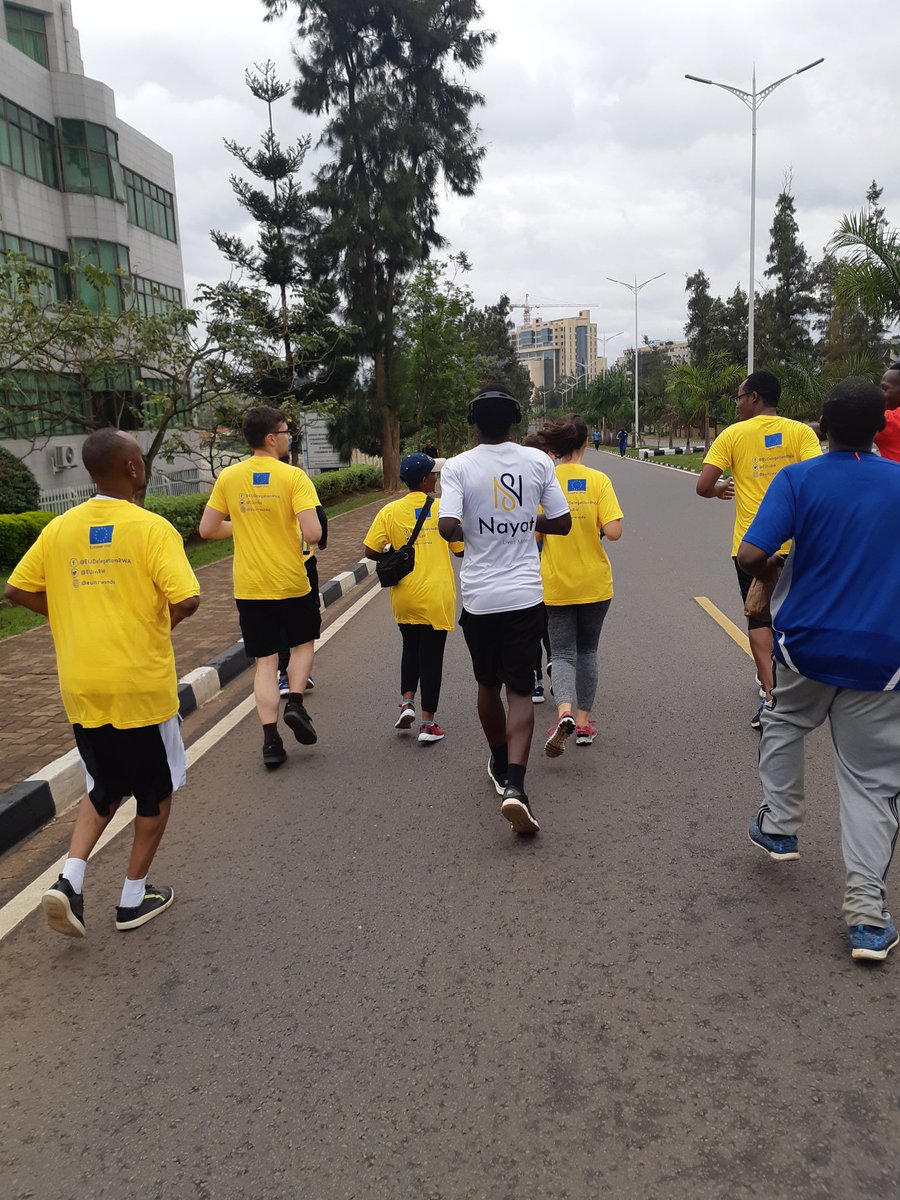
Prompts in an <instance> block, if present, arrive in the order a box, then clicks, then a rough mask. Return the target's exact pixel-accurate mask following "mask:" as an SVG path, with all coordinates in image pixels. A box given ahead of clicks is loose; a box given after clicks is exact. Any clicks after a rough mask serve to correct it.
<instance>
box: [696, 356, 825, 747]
mask: <svg viewBox="0 0 900 1200" xmlns="http://www.w3.org/2000/svg"><path fill="white" fill-rule="evenodd" d="M780 399H781V384H780V382H779V381H778V378H777V376H775V375H773V374H771V372H769V371H754V372H753V374H752V375H748V376H747V378H746V379H745V380H744V381H743V383H742V384H741V385H740V387H739V388H738V393H737V398H736V401H735V403H736V406H737V420H736V421H735V422H734V424H733V425H729V426H728V427H727V429H723V430H722V432H721V433H720V434H719V436H718V437H717V438H716V440H715V441H714V442H713V444H712V446H710V448H709V451H708V453H707V455H706V458H705V459H704V460H703V468H702V470H701V471H700V478H699V479H698V480H697V495H698V496H703V497H706V498H709V499H718V500H732V499H734V502H735V514H734V533H733V536H732V540H731V557H732V561H733V562H734V565H735V569H736V570H737V577H738V587H739V588H740V591H741V599H742V600H743V601H744V602H745V603H746V601H747V593H748V591H749V590H750V584H751V582H752V580H751V577H750V576H749V575H748V574H747V572H746V571H743V570H742V569H741V566H740V564H739V563H738V561H737V557H736V556H737V551H738V546H739V545H740V544H741V539H742V538H743V536H744V534H745V533H746V532H747V529H748V528H749V526H750V522H751V521H752V520H753V518H754V517H755V516H756V512H757V509H758V508H759V506H760V504H761V502H762V498H763V496H765V494H766V491H767V489H768V488H769V486H770V484H771V483H772V481H773V479H775V477H776V476H777V475H778V473H779V471H781V470H782V469H783V468H784V467H786V466H788V465H789V464H791V463H798V462H803V461H805V460H806V459H810V458H818V457H819V456H820V455H821V453H822V449H821V447H820V445H819V439H818V437H817V436H816V434H815V433H814V432H813V431H812V429H810V427H809V426H808V425H804V424H803V423H802V422H801V421H792V420H790V419H789V418H788V417H782V416H780V415H779V413H778V402H779V400H780ZM729 469H730V470H731V476H732V477H731V479H723V478H722V474H723V472H724V471H727V470H729ZM789 549H790V547H789V546H788V545H787V544H785V545H784V546H782V548H781V553H782V555H786V554H787V552H788V550H789ZM747 637H748V640H749V642H750V650H751V652H752V654H753V661H754V663H755V664H756V673H757V677H758V679H759V686H760V689H761V692H762V695H761V697H760V699H759V701H757V704H756V707H755V709H754V713H753V718H752V720H751V722H750V724H751V726H752V727H753V728H754V729H759V728H760V721H761V713H762V708H763V705H764V703H765V702H766V700H767V699H768V698H769V697H770V695H771V692H772V621H771V617H770V616H769V613H768V612H767V611H764V612H760V613H754V614H753V615H752V616H748V617H747Z"/></svg>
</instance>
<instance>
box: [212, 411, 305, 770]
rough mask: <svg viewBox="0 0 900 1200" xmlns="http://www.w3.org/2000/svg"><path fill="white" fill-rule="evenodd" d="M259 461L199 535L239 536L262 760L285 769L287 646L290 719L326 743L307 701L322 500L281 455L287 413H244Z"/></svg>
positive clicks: (217, 492)
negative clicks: (311, 571)
mask: <svg viewBox="0 0 900 1200" xmlns="http://www.w3.org/2000/svg"><path fill="white" fill-rule="evenodd" d="M243 431H244V437H245V438H246V440H247V444H248V446H249V447H250V448H251V450H252V451H253V454H252V455H251V456H250V458H248V459H245V460H244V461H243V462H239V463H235V464H234V465H233V466H230V467H226V468H225V469H224V471H222V473H221V474H220V475H219V478H218V479H217V480H216V483H215V486H214V487H213V490H212V494H211V496H210V498H209V503H208V504H207V506H206V508H205V510H204V512H203V516H202V517H201V519H200V536H201V537H204V538H214V539H215V538H228V537H233V538H234V598H235V601H236V603H237V608H238V617H239V619H240V625H241V634H242V636H243V638H244V649H245V650H246V651H247V654H248V655H249V656H250V657H251V658H255V659H256V677H255V679H254V681H253V691H254V694H255V696H256V711H257V713H258V714H259V720H260V723H261V725H262V727H263V763H264V764H265V766H266V767H268V768H270V769H271V768H275V767H279V766H280V765H281V764H282V763H283V762H284V760H285V759H286V758H287V754H286V752H285V749H284V743H283V742H282V740H281V736H280V735H279V733H278V648H279V645H280V643H281V641H282V640H283V641H284V642H286V644H287V645H288V646H290V648H291V656H290V659H289V661H288V669H287V674H288V686H289V689H290V690H289V693H288V699H287V704H286V705H285V708H284V722H285V724H286V725H287V726H288V727H289V728H290V729H291V730H292V731H293V733H294V737H295V738H296V739H297V741H298V742H302V743H303V744H304V745H307V746H311V745H313V744H314V743H315V742H316V741H317V737H316V731H315V729H314V727H313V723H312V720H311V719H310V716H309V713H308V712H307V711H306V708H305V706H304V703H303V689H304V687H305V686H306V681H307V679H308V678H309V673H310V670H311V669H312V660H313V645H314V641H315V638H316V636H317V634H318V626H319V604H318V600H319V598H318V596H315V597H313V596H312V593H311V589H310V586H309V579H308V578H307V574H306V568H305V567H304V565H303V553H302V539H303V538H305V539H306V541H307V542H309V543H310V544H315V543H317V542H318V541H319V538H320V537H321V535H322V528H321V526H320V524H319V519H318V517H317V516H316V505H317V504H318V502H319V498H318V496H317V495H316V490H315V488H314V487H313V486H312V483H311V482H310V479H309V476H308V475H307V474H306V472H305V471H302V470H300V468H299V467H293V466H291V465H290V464H289V463H283V462H280V461H279V460H280V459H281V458H282V457H283V456H284V455H285V454H286V453H287V452H288V450H289V449H290V446H291V433H290V430H289V428H288V424H287V421H286V420H285V416H284V413H283V412H281V411H280V410H278V409H276V408H269V407H267V406H265V405H264V406H261V407H260V408H251V409H249V411H248V412H247V413H246V415H245V417H244V425H243Z"/></svg>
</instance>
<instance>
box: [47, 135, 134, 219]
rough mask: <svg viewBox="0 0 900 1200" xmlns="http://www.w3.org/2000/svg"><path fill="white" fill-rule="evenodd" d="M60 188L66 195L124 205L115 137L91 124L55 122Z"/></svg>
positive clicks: (123, 191) (120, 166) (120, 168)
mask: <svg viewBox="0 0 900 1200" xmlns="http://www.w3.org/2000/svg"><path fill="white" fill-rule="evenodd" d="M59 135H60V137H59V140H60V152H61V155H62V168H63V185H64V187H65V189H66V191H67V192H80V193H82V194H85V195H89V196H107V197H108V198H109V199H110V200H118V201H119V203H120V204H124V203H125V180H124V178H123V176H122V164H121V163H120V162H119V148H118V142H117V140H116V135H115V134H114V133H113V131H112V130H111V129H107V128H106V127H105V126H104V125H94V124H93V123H92V122H91V121H75V120H72V119H71V118H70V117H60V119H59Z"/></svg>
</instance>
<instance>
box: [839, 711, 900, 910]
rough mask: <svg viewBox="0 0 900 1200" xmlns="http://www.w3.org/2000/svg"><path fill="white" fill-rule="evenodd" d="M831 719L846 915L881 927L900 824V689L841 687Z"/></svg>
mask: <svg viewBox="0 0 900 1200" xmlns="http://www.w3.org/2000/svg"><path fill="white" fill-rule="evenodd" d="M830 717H831V740H832V744H833V747H834V773H835V775H836V777H837V784H838V797H839V802H840V815H841V846H842V849H843V854H844V864H845V866H846V868H847V883H846V890H845V892H844V905H843V914H844V919H845V921H846V922H847V924H848V925H874V926H877V927H879V928H884V927H885V926H886V925H888V924H890V921H891V915H890V913H889V912H888V909H887V900H886V895H887V894H886V888H885V877H886V876H887V871H888V867H889V866H890V862H891V857H892V855H893V852H894V848H895V846H896V844H897V840H898V828H900V819H898V818H900V813H898V796H900V692H857V691H851V690H850V689H845V688H842V689H840V690H839V691H838V693H837V695H836V696H835V698H834V702H833V703H832V705H831V712H830Z"/></svg>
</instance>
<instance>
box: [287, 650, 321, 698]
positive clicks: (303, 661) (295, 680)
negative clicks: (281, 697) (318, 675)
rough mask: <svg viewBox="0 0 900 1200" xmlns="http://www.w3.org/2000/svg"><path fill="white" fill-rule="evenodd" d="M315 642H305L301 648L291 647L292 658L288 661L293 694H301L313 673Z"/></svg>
mask: <svg viewBox="0 0 900 1200" xmlns="http://www.w3.org/2000/svg"><path fill="white" fill-rule="evenodd" d="M315 649H316V644H315V642H304V643H303V644H302V645H300V646H291V656H290V659H289V661H288V669H287V677H288V686H289V687H290V689H291V694H292V695H293V694H294V693H297V694H300V693H302V692H303V690H304V688H305V687H306V681H307V680H308V679H309V675H310V672H311V671H312V665H313V655H314V654H315Z"/></svg>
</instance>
